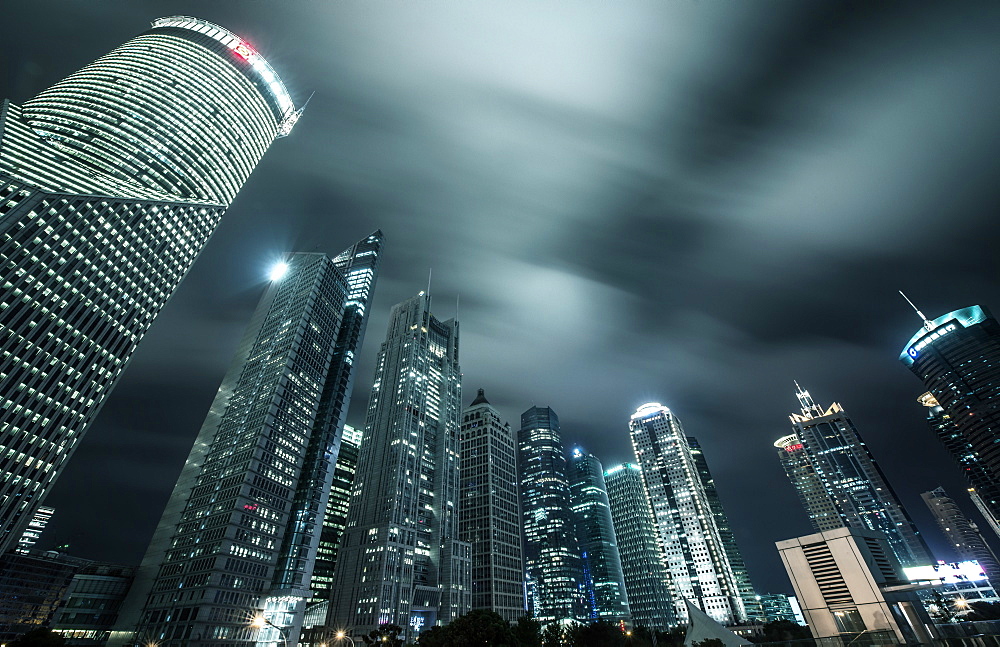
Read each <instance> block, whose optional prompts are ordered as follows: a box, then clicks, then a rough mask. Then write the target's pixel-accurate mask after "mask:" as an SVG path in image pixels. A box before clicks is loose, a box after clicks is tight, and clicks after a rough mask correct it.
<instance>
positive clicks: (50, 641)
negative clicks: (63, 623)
mask: <svg viewBox="0 0 1000 647" xmlns="http://www.w3.org/2000/svg"><path fill="white" fill-rule="evenodd" d="M65 644H66V641H65V640H63V637H62V636H60V635H59V634H57V633H55V632H54V631H52V630H51V629H33V630H31V631H29V632H28V633H26V634H21V636H19V637H18V638H17V640H15V641H14V642H12V643H10V647H62V646H63V645H65Z"/></svg>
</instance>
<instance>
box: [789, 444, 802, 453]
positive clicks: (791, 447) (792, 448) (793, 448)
mask: <svg viewBox="0 0 1000 647" xmlns="http://www.w3.org/2000/svg"><path fill="white" fill-rule="evenodd" d="M802 447H803V445H802V443H797V444H795V445H786V446H785V451H786V452H794V451H798V450H800V449H802Z"/></svg>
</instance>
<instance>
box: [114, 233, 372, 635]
mask: <svg viewBox="0 0 1000 647" xmlns="http://www.w3.org/2000/svg"><path fill="white" fill-rule="evenodd" d="M380 244H381V239H380V236H379V235H378V234H377V233H376V234H372V235H371V236H369V237H367V238H365V239H364V240H363V241H361V242H360V243H358V244H356V245H354V246H352V247H351V248H350V250H349V251H351V254H352V255H358V256H359V257H360V259H362V261H363V262H364V264H366V265H367V264H368V263H369V259H371V258H372V257H374V258H376V259H377V257H378V250H379V249H380ZM373 250H374V252H375V253H374V255H373V254H369V253H368V252H369V251H373ZM361 254H363V256H361ZM351 266H352V264H351V262H350V261H348V260H345V259H344V258H343V257H338V259H336V260H335V259H331V258H329V257H328V256H326V255H325V254H318V253H296V254H291V255H289V256H288V258H287V260H286V261H285V262H284V263H283V264H281V265H280V268H279V269H281V270H282V271H281V272H278V273H275V274H272V282H271V284H270V286H269V287H268V288H267V290H266V291H265V293H264V296H263V297H262V299H261V301H260V303H259V304H258V306H257V309H256V311H255V312H254V314H253V317H252V319H251V322H250V325H249V326H248V328H247V330H246V332H245V333H244V336H243V339H242V341H241V343H240V346H239V349H238V351H237V355H236V357H235V358H234V360H233V362H232V364H231V365H230V368H229V370H228V371H227V373H226V376H225V378H224V379H223V381H222V385H221V386H220V388H219V391H218V394H217V395H216V398H215V401H214V402H213V403H212V406H211V409H210V410H209V414H208V416H207V417H206V419H205V422H204V424H203V425H202V428H201V431H200V432H199V434H198V437H197V439H196V441H195V443H194V446H193V447H192V450H191V453H190V454H189V456H188V459H187V461H186V463H185V465H184V468H183V470H182V472H181V476H180V478H179V479H178V481H177V484H176V485H175V487H174V490H173V493H172V494H171V497H170V500H169V501H168V503H167V507H166V509H165V510H164V513H163V516H162V517H161V519H160V523H159V525H158V527H157V529H156V532H155V534H154V536H153V540H152V541H151V542H150V545H149V548H148V549H147V551H146V556H145V557H144V558H143V561H142V565H141V566H140V568H139V571H138V573H137V575H136V581H135V583H134V585H133V586H132V590H131V591H130V593H129V597H128V599H127V600H126V603H125V605H124V607H123V610H122V614H121V618H120V620H119V627H118V628H119V629H120V631H121V633H116V635H115V636H113V638H112V643H111V644H130V641H132V640H142V641H146V640H154V641H156V642H157V643H158V644H159V645H161V646H162V647H180V646H181V645H184V646H186V647H198V646H208V645H241V644H242V645H250V644H255V643H256V644H258V645H268V644H275V643H277V642H280V641H281V639H282V638H288V639H289V640H294V639H295V638H296V636H297V635H298V632H299V630H300V628H301V623H302V619H303V618H302V615H303V612H304V606H305V600H307V599H308V598H309V597H310V590H309V585H310V578H311V575H312V569H313V563H314V559H315V556H316V551H317V548H318V545H319V541H320V534H321V529H322V523H323V514H324V511H325V509H326V505H327V499H328V496H329V492H330V488H331V483H332V480H333V473H334V468H335V459H336V456H337V454H338V451H339V447H340V437H341V433H342V430H343V424H344V421H343V417H342V416H343V414H344V413H346V408H345V407H344V406H343V405H344V403H345V402H346V401H347V400H348V399H349V397H350V389H351V385H352V383H353V380H352V378H351V376H350V373H351V370H352V365H353V356H354V354H355V353H356V351H357V350H358V349H357V348H356V346H353V345H352V344H353V343H355V342H357V343H360V339H361V335H360V334H356V333H357V331H356V330H352V329H350V328H348V327H345V324H346V323H347V322H348V321H349V318H348V317H347V316H345V311H346V310H348V309H349V308H351V307H358V306H360V307H361V308H362V309H363V308H365V307H367V301H368V299H369V296H367V295H370V293H371V289H372V288H373V285H374V280H375V273H374V271H372V273H371V274H370V275H368V274H367V273H365V276H367V278H366V279H365V282H366V283H367V284H368V285H367V288H363V289H362V288H360V287H357V288H356V287H355V286H352V285H351V282H350V276H351V272H350V270H349V268H350V267H351ZM372 267H375V265H373V266H372ZM345 269H347V270H348V271H346V272H345V271H344V270H345ZM352 294H354V295H355V296H357V297H358V299H357V301H358V302H357V303H356V304H353V305H352V304H351V299H350V298H349V297H350V296H351V295H352ZM361 294H364V295H365V296H361ZM359 323H360V329H361V330H362V331H363V329H364V319H363V318H362V320H361V321H360V322H359ZM253 616H259V617H263V618H266V620H267V622H268V623H269V624H268V625H267V626H266V627H264V628H262V629H259V630H258V629H256V628H254V627H251V626H250V625H249V622H248V620H249V618H250V617H253Z"/></svg>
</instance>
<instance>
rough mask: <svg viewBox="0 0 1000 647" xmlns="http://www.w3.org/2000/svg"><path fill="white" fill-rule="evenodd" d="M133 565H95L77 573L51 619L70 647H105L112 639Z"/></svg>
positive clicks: (133, 571)
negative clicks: (84, 646)
mask: <svg viewBox="0 0 1000 647" xmlns="http://www.w3.org/2000/svg"><path fill="white" fill-rule="evenodd" d="M134 576H135V567H134V566H124V565H122V564H104V563H100V562H95V563H93V564H88V565H86V566H84V567H83V568H81V569H80V570H79V571H77V573H76V575H74V576H73V579H72V580H71V581H70V583H69V588H68V589H67V590H66V593H65V595H64V596H63V599H62V602H61V603H60V605H59V608H58V610H57V611H56V614H55V616H54V617H53V620H52V624H51V627H52V630H53V631H55V632H56V633H58V634H59V636H60V637H62V638H63V639H64V640H65V641H66V644H67V645H94V646H95V647H96V646H97V645H103V644H104V643H105V641H107V640H108V638H110V637H111V628H112V627H113V626H114V624H115V622H116V621H117V619H118V610H119V609H120V608H121V605H122V602H124V601H125V595H126V593H128V589H129V586H131V584H132V578H133V577H134Z"/></svg>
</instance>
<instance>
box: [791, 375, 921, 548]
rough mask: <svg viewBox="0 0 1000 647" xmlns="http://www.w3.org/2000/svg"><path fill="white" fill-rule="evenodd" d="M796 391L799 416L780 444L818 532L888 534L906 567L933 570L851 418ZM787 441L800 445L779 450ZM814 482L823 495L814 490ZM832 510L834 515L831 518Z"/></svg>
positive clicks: (836, 407)
mask: <svg viewBox="0 0 1000 647" xmlns="http://www.w3.org/2000/svg"><path fill="white" fill-rule="evenodd" d="M796 386H797V388H798V391H797V393H796V396H797V397H798V400H799V405H800V407H801V409H800V411H801V413H793V414H792V415H791V416H790V419H791V421H792V430H793V434H792V436H791V437H786V438H783V439H781V440H780V441H779V443H776V444H778V445H779V448H778V456H779V458H780V459H781V460H782V462H783V464H784V465H785V473H786V474H788V476H789V478H791V479H792V483H793V485H795V488H796V490H797V491H798V492H799V494H800V496H801V497H802V498H803V501H804V502H805V503H806V508H807V510H808V511H809V516H810V518H811V519H812V521H813V524H814V525H815V526H816V529H817V530H820V531H823V530H830V529H832V528H836V527H848V528H854V529H857V530H865V529H867V530H875V531H878V532H881V533H884V534H885V536H886V539H887V540H888V542H889V546H890V548H892V552H893V554H894V555H895V556H896V559H897V560H899V563H900V564H902V565H903V566H919V565H921V564H929V563H930V562H931V556H930V550H929V549H928V548H927V545H926V544H925V543H924V540H923V537H921V535H920V533H919V532H918V531H917V527H916V525H914V523H913V521H912V520H911V519H910V516H909V514H907V512H906V509H905V508H903V504H902V503H900V501H899V498H898V497H897V496H896V493H895V492H894V491H893V490H892V488H891V487H890V486H889V483H888V481H887V480H886V478H885V475H884V474H882V470H881V469H880V468H879V466H878V463H876V462H875V458H874V457H873V456H872V454H871V452H870V451H869V450H868V446H867V445H866V444H865V442H864V440H862V438H861V434H860V433H859V432H858V430H857V428H856V427H855V426H854V423H853V422H852V421H851V419H850V417H848V415H847V412H846V411H844V409H843V407H841V406H840V404H838V403H836V402H835V403H833V404H832V405H830V407H829V408H827V409H823V408H822V407H820V406H819V405H817V404H816V402H815V401H813V399H812V396H810V395H809V392H808V391H806V390H804V389H803V388H802V387H800V386H798V385H796ZM789 438H792V439H793V440H796V439H797V440H798V442H797V443H796V442H793V443H791V444H788V445H785V446H784V447H781V444H782V443H785V442H787V441H788V440H789ZM816 481H818V482H819V484H820V485H821V486H822V489H817V488H816ZM806 493H808V497H807V496H806ZM824 497H825V499H826V500H825V501H824V500H823V499H824ZM831 508H832V509H834V510H836V515H833V514H830V513H829V511H830V509H831ZM834 524H836V525H834Z"/></svg>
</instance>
